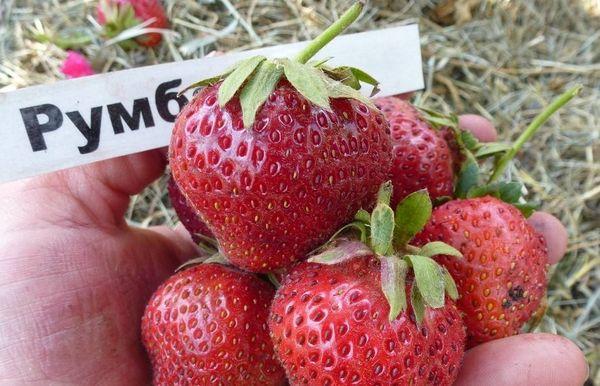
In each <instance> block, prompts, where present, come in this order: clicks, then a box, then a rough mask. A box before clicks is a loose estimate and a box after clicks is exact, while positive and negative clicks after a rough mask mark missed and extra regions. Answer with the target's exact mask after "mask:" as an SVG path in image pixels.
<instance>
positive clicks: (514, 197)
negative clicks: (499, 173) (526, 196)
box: [467, 181, 523, 204]
mask: <svg viewBox="0 0 600 386" xmlns="http://www.w3.org/2000/svg"><path fill="white" fill-rule="evenodd" d="M522 190H523V185H522V184H521V183H520V182H517V181H511V182H494V183H491V184H486V185H482V186H474V187H472V188H471V189H469V191H468V192H467V197H468V198H474V197H483V196H493V197H496V198H499V199H501V200H502V201H504V202H506V203H509V204H514V203H517V202H518V201H519V199H520V198H521V196H522Z"/></svg>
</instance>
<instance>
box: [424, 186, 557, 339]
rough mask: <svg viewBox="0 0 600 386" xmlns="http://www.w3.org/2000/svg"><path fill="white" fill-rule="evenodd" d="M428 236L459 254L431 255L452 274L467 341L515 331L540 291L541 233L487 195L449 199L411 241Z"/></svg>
mask: <svg viewBox="0 0 600 386" xmlns="http://www.w3.org/2000/svg"><path fill="white" fill-rule="evenodd" d="M431 241H443V242H445V243H447V244H449V245H451V246H454V247H455V248H457V249H458V250H460V252H461V253H462V254H463V256H464V257H465V258H464V259H463V260H457V259H455V258H450V257H447V256H438V257H437V258H436V260H437V261H438V262H439V263H441V264H442V265H444V266H445V267H446V268H447V269H448V271H450V273H451V275H452V277H453V278H454V279H455V280H456V283H457V286H458V289H459V293H460V295H461V297H460V299H459V300H458V307H459V309H460V310H461V311H462V312H463V313H464V321H465V325H466V327H467V331H468V335H469V336H468V346H469V347H471V346H474V345H477V344H479V343H482V342H486V341H489V340H493V339H498V338H502V337H506V336H509V335H514V334H517V333H518V332H519V329H520V328H521V327H522V326H523V324H524V323H525V322H527V320H529V318H530V317H531V315H532V314H533V313H534V311H535V310H536V309H537V308H538V306H539V305H540V301H541V299H542V297H543V296H544V293H545V288H546V270H547V264H548V261H547V251H546V245H545V241H544V240H543V237H542V236H541V235H539V234H538V233H537V232H536V231H535V230H534V229H533V227H532V226H531V225H529V223H528V222H527V221H526V219H525V217H524V216H523V215H522V214H521V212H519V210H517V209H516V208H515V207H514V206H512V205H509V204H507V203H505V202H502V201H500V200H499V199H497V198H493V197H489V196H487V197H481V198H472V199H466V200H454V201H449V202H447V203H445V204H444V205H442V206H439V207H438V208H436V209H435V210H434V211H433V215H432V217H431V220H430V222H429V224H428V225H427V226H426V227H425V229H424V230H423V231H422V232H421V233H420V234H419V235H417V237H416V238H415V244H417V245H422V244H424V243H426V242H431Z"/></svg>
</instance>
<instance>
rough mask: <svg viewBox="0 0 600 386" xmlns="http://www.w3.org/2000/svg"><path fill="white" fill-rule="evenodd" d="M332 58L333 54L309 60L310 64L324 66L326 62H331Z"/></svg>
mask: <svg viewBox="0 0 600 386" xmlns="http://www.w3.org/2000/svg"><path fill="white" fill-rule="evenodd" d="M331 59H333V56H328V57H326V58H323V59H318V60H311V61H310V62H308V64H310V65H311V66H313V67H317V68H318V67H321V66H323V65H324V64H325V63H327V62H329V61H330V60H331Z"/></svg>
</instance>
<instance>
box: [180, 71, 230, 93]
mask: <svg viewBox="0 0 600 386" xmlns="http://www.w3.org/2000/svg"><path fill="white" fill-rule="evenodd" d="M224 76H225V75H217V76H213V77H211V78H206V79H202V80H199V81H197V82H194V83H192V84H190V85H189V86H187V87H186V88H184V89H183V90H181V91H179V92H178V93H177V96H180V95H182V94H185V93H186V92H188V91H189V90H192V89H195V88H198V87H205V86H212V85H213V84H216V83H219V82H220V81H221V80H222V79H223V77H224Z"/></svg>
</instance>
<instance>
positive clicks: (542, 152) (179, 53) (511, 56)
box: [0, 0, 600, 385]
mask: <svg viewBox="0 0 600 386" xmlns="http://www.w3.org/2000/svg"><path fill="white" fill-rule="evenodd" d="M1 3H2V4H1V5H0V91H10V90H13V89H16V88H21V87H26V86H29V85H34V84H41V83H47V82H52V81H53V80H56V79H59V78H61V73H60V63H61V61H62V59H63V58H64V57H65V52H64V50H62V49H61V48H59V47H57V46H56V45H54V44H50V43H47V42H44V41H43V40H44V39H41V38H40V37H39V35H41V34H44V35H46V36H56V34H57V33H58V32H61V33H65V32H68V33H70V34H71V35H77V36H84V37H85V36H93V35H94V31H95V30H96V29H97V28H98V26H97V24H96V22H95V20H94V17H95V12H94V7H95V2H94V1H92V0H89V1H85V0H70V1H59V0H53V1H44V0H37V1H34V0H2V1H1ZM164 3H165V5H166V8H167V12H168V14H169V19H170V20H171V22H172V30H173V31H174V32H173V33H171V34H168V35H167V36H166V37H165V40H166V43H165V44H163V45H162V46H161V47H160V48H158V49H155V50H146V49H144V50H136V51H131V52H125V51H123V50H122V49H121V48H119V47H118V46H117V45H111V46H109V47H102V41H101V40H98V39H96V38H94V39H93V41H92V43H91V44H89V45H88V46H86V47H85V48H84V49H83V51H84V52H85V54H86V55H87V56H89V57H90V58H93V63H94V66H95V67H96V68H97V69H98V70H101V71H115V70H119V69H123V68H129V67H135V66H139V65H145V64H154V63H164V62H170V61H174V60H184V59H189V58H197V57H202V56H203V55H205V54H207V53H209V52H210V51H213V50H221V51H232V50H244V49H248V48H254V47H259V46H269V45H274V44H278V43H285V42H290V41H296V40H307V39H309V38H311V37H314V36H316V34H317V33H318V32H319V31H321V30H322V29H323V28H324V27H325V26H327V25H328V24H329V23H330V22H331V20H333V19H334V18H335V17H336V16H338V15H339V14H340V13H341V11H343V10H344V9H346V8H347V7H348V6H349V4H350V3H351V2H350V1H349V0H329V1H314V0H305V1H299V0H245V1H234V0H179V1H175V0H167V1H165V2H164ZM414 22H418V23H419V26H420V29H421V36H422V49H423V62H424V71H425V79H426V89H425V90H424V91H422V92H420V93H418V94H417V96H416V103H417V104H419V105H423V106H426V107H430V108H435V109H440V110H442V111H445V112H456V113H477V114H481V115H483V116H485V117H488V118H489V119H491V120H492V121H493V122H494V123H495V124H496V126H497V127H498V129H499V131H500V135H501V138H502V139H504V140H510V139H514V138H516V136H517V135H518V133H519V132H520V131H521V130H522V129H523V128H524V127H525V126H526V125H527V124H528V123H529V121H530V120H531V119H532V118H533V116H534V115H535V114H536V113H537V112H538V111H539V110H540V109H541V108H542V107H543V106H544V105H546V104H547V103H548V102H549V101H550V100H551V99H552V98H553V97H554V96H556V95H558V94H559V93H560V92H561V91H563V90H565V89H566V88H567V87H569V86H571V85H574V84H577V83H579V84H582V85H583V86H584V90H583V92H582V93H581V95H580V96H579V97H578V98H577V99H576V100H574V101H573V102H571V103H570V104H569V105H568V106H567V107H565V108H564V109H562V110H561V112H560V114H557V115H556V116H554V117H553V118H551V119H550V121H549V122H548V123H547V124H546V125H545V126H544V127H543V128H542V130H540V132H539V133H538V134H537V135H536V137H535V138H534V139H533V140H531V141H530V142H529V143H528V144H527V145H526V146H525V148H524V149H523V151H522V152H521V154H520V156H519V157H518V159H517V162H516V166H517V167H519V168H520V170H521V171H519V172H516V176H517V177H518V178H520V179H521V180H522V181H523V182H524V183H525V184H526V186H527V189H528V190H529V192H530V196H531V197H532V198H534V199H537V200H539V201H542V202H543V209H545V210H546V211H548V212H551V213H553V214H554V215H555V216H557V217H559V218H560V219H561V220H562V221H563V223H564V224H565V225H566V226H567V229H568V231H569V235H570V245H569V249H568V256H567V257H566V258H565V259H564V260H563V261H562V262H561V263H560V264H559V265H558V266H557V267H555V268H553V269H552V270H551V272H550V276H551V279H550V288H549V296H548V311H547V314H546V315H545V317H544V318H543V320H542V323H541V324H540V325H539V326H538V327H537V329H538V330H540V331H550V332H554V333H558V334H561V335H564V336H566V337H568V338H570V339H572V340H573V341H575V342H576V343H577V344H578V345H579V347H581V349H583V350H584V352H585V354H586V356H587V358H588V361H589V363H590V366H591V372H590V379H589V381H588V384H590V385H593V384H597V385H600V366H599V364H600V253H599V252H600V231H599V229H600V162H599V161H598V158H599V157H600V118H599V116H600V31H599V30H598V26H599V25H600V1H599V0H573V1H568V0H487V1H485V0H443V1H434V0H430V1H404V0H402V1H401V0H372V1H371V4H370V5H369V8H368V10H367V12H366V13H365V14H364V15H363V17H362V18H361V20H360V21H358V22H357V23H356V24H355V25H354V26H353V27H352V28H351V31H361V30H369V29H374V28H380V27H387V26H394V25H401V24H406V23H414ZM36 35H38V38H37V39H36V38H34V37H35V36H36ZM40 40H41V41H40ZM101 48H102V49H101ZM381 81H385V79H382V80H381ZM128 217H129V220H130V221H131V222H132V223H135V224H138V225H142V226H147V225H149V224H158V223H171V224H172V223H174V222H175V221H176V218H175V216H174V213H173V211H172V209H170V205H169V203H168V198H167V196H166V187H165V181H164V179H161V180H160V181H157V182H156V183H154V184H153V185H152V186H150V187H149V188H148V189H146V191H145V192H144V193H143V194H140V195H139V196H137V197H135V198H134V199H133V200H132V204H131V207H130V211H129V214H128Z"/></svg>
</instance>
